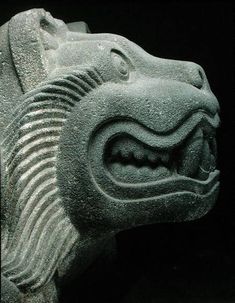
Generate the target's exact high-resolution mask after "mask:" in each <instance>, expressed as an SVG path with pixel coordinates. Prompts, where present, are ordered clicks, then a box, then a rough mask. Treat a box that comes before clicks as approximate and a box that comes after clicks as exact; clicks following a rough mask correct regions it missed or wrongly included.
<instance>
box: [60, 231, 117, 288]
mask: <svg viewBox="0 0 235 303" xmlns="http://www.w3.org/2000/svg"><path fill="white" fill-rule="evenodd" d="M114 234H115V233H105V234H102V235H99V236H97V235H89V236H83V237H81V238H79V240H78V241H77V243H76V244H75V245H74V246H73V248H72V249H71V251H70V253H69V254H68V255H67V256H66V258H65V259H64V260H63V261H62V262H61V264H60V266H59V267H58V276H59V279H60V280H62V282H63V281H65V280H67V279H72V278H73V277H76V276H79V275H80V274H81V273H83V272H84V271H85V270H86V269H87V268H88V266H89V265H91V264H92V263H93V262H94V261H95V260H96V259H97V257H99V255H100V254H101V253H102V252H103V251H104V250H106V249H107V247H108V249H109V250H110V245H109V244H110V242H113V239H114ZM113 249H114V246H113Z"/></svg>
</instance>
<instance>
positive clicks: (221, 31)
mask: <svg viewBox="0 0 235 303" xmlns="http://www.w3.org/2000/svg"><path fill="white" fill-rule="evenodd" d="M4 2H5V3H4V4H2V3H1V4H0V23H1V24H3V23H4V22H6V21H8V20H9V18H10V17H12V16H13V15H15V14H16V13H18V12H20V11H23V10H27V9H30V8H33V7H43V8H45V9H46V10H48V11H50V12H51V14H52V15H53V16H54V17H56V18H59V19H62V20H64V21H65V22H73V21H81V20H83V21H86V22H87V23H88V25H89V27H90V30H91V31H92V32H93V33H99V32H111V33H116V34H120V35H123V36H125V37H126V38H128V39H130V40H132V41H134V42H136V43H137V44H139V45H140V46H141V47H143V48H144V49H145V50H146V51H147V52H149V53H151V54H153V55H156V56H158V57H164V58H171V59H179V60H189V61H194V62H196V63H198V64H200V65H202V66H203V68H204V69H205V71H206V73H207V77H208V79H209V82H210V85H211V88H212V90H213V92H214V93H215V95H216V96H217V98H218V100H219V102H220V105H221V120H222V123H221V127H220V129H219V131H218V136H217V138H218V149H219V159H218V166H219V168H220V170H221V190H220V194H219V199H218V202H217V204H216V206H215V208H214V209H213V210H212V211H211V212H210V213H209V214H208V215H206V216H205V217H204V218H202V219H200V220H197V221H194V222H189V223H179V224H157V225H151V226H145V227H141V228H136V229H134V230H130V231H124V232H122V233H120V234H119V235H118V236H117V249H118V256H117V259H116V260H115V261H114V262H113V263H112V266H111V265H108V263H107V264H106V266H105V264H102V267H101V270H100V271H98V269H97V271H96V272H95V273H94V272H93V273H92V274H91V272H92V271H90V272H89V271H88V272H87V273H86V274H84V276H82V277H81V278H80V279H79V280H77V281H74V282H73V283H71V284H70V285H69V286H66V287H64V288H63V289H62V293H61V297H62V298H61V302H66V303H67V302H68V303H69V302H79V303H83V302H103V303H106V302H110V303H112V302H133V303H135V302H141V303H145V302H146V303H154V302H156V303H163V302H164V303H168V302H169V303H178V302H179V303H186V302H187V303H224V302H226V303H227V302H229V303H232V302H235V182H234V181H235V179H234V174H235V171H234V169H235V165H234V164H235V148H234V131H235V127H234V124H235V105H234V103H235V98H234V46H233V37H234V29H235V25H234V5H232V4H231V3H228V2H227V3H226V2H211V3H202V2H195V3H189V2H177V3H176V2H161V3H157V2H156V3H154V2H153V3H151V2H147V1H142V2H130V1H125V2H124V1H120V2H111V1H110V2H102V1H99V2H98V1H97V2H88V1H73V2H72V1H69V0H67V1H59V0H58V1H57V2H48V1H27V2H23V1H8V2H6V1H4ZM97 268H98V267H97ZM91 276H92V277H93V278H92V279H91Z"/></svg>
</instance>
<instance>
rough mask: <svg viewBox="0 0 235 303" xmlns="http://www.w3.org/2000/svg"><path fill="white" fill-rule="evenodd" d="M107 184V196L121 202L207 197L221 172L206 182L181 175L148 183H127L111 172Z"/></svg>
mask: <svg viewBox="0 0 235 303" xmlns="http://www.w3.org/2000/svg"><path fill="white" fill-rule="evenodd" d="M106 173H107V171H106ZM106 180H107V182H105V184H104V183H103V182H102V183H103V184H102V185H103V186H102V185H101V184H100V185H101V188H102V189H103V190H104V191H105V192H106V194H107V195H108V196H110V197H112V198H114V199H115V200H119V201H120V202H122V201H123V202H135V201H136V202H137V201H142V200H146V201H147V200H151V199H153V198H156V197H163V196H167V195H178V194H179V193H180V194H182V193H187V194H192V195H198V196H199V195H200V196H201V197H203V196H206V195H207V194H208V193H209V192H210V191H211V190H212V188H213V187H214V186H216V185H217V184H218V183H219V182H218V180H219V171H218V170H215V171H213V172H211V173H210V174H208V178H207V179H206V180H198V179H193V178H190V177H186V176H181V175H177V174H174V175H171V176H170V177H168V178H163V179H161V180H157V181H156V180H153V181H150V180H149V181H148V182H140V181H139V182H138V183H137V182H125V181H123V180H121V181H120V180H118V179H117V178H114V177H113V175H112V174H111V173H110V172H109V173H108V174H107V177H106Z"/></svg>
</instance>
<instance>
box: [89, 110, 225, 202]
mask: <svg viewBox="0 0 235 303" xmlns="http://www.w3.org/2000/svg"><path fill="white" fill-rule="evenodd" d="M218 124H219V119H218V116H217V115H215V116H214V117H210V116H208V115H207V114H205V113H203V112H197V113H195V114H193V115H191V116H190V117H189V118H188V119H187V121H185V123H184V124H183V125H181V126H180V127H178V129H177V130H175V131H174V132H172V133H171V134H168V135H161V134H157V133H155V132H153V131H152V130H150V129H146V128H145V127H144V126H143V125H140V124H139V123H138V122H137V121H128V120H127V121H125V120H120V121H116V122H112V124H111V125H109V124H108V123H107V124H105V125H102V126H101V127H100V128H97V130H96V132H94V133H93V136H92V139H91V141H90V143H89V152H88V156H89V161H88V163H90V167H89V168H90V174H91V175H92V180H93V182H94V183H96V187H97V188H98V189H99V190H100V191H101V192H102V193H103V194H106V195H108V196H110V197H112V198H115V199H119V200H121V201H122V200H124V201H128V200H130V201H137V200H141V199H148V198H153V197H156V196H161V195H166V194H174V193H179V192H188V193H194V194H198V195H202V196H203V195H206V194H207V193H208V192H209V191H210V190H211V189H212V188H213V186H215V184H216V183H217V182H218V175H219V172H218V171H217V170H215V166H214V164H213V165H212V160H211V158H210V161H208V156H210V157H215V151H212V148H210V149H208V146H209V142H212V141H214V130H215V128H216V127H217V126H218ZM202 134H204V135H202ZM128 136H129V138H135V139H137V140H138V142H141V144H145V145H146V146H148V148H150V149H152V151H153V150H154V151H155V152H156V158H157V157H158V156H159V154H160V152H159V151H164V150H165V151H169V150H171V151H173V150H175V149H179V150H181V152H182V154H181V158H182V160H181V161H183V162H182V163H181V164H182V165H181V166H180V167H179V168H178V171H177V172H176V173H175V172H174V173H172V172H170V175H169V171H166V169H165V170H164V169H163V168H162V165H160V167H161V168H160V170H161V171H164V173H163V174H162V176H160V177H159V174H160V173H159V165H157V163H156V165H155V167H154V165H153V167H152V168H151V167H150V168H146V167H145V166H148V165H145V164H147V162H144V161H143V162H142V163H141V160H142V159H140V162H139V163H138V161H136V162H135V164H139V165H137V167H135V168H134V169H136V170H138V169H140V168H141V169H144V170H145V171H146V170H147V169H152V171H153V172H154V168H155V169H156V170H155V172H154V173H156V176H157V177H156V178H155V179H154V177H153V178H145V180H144V177H143V178H142V179H141V178H136V179H134V182H133V178H129V179H128V178H127V179H125V178H124V179H123V178H122V176H121V175H120V174H119V173H118V174H117V175H119V177H117V175H116V176H115V173H114V171H112V169H110V167H109V164H110V163H108V161H107V152H110V151H111V153H112V151H113V150H112V141H113V142H115V138H118V137H119V138H121V137H124V138H125V137H128ZM200 136H204V137H201V138H204V139H200V140H201V145H200V151H198V154H197V155H196V156H199V152H201V155H200V161H199V162H198V163H193V164H192V163H190V161H191V159H190V157H189V153H190V148H192V150H194V149H195V148H197V147H198V146H199V142H197V143H196V144H195V143H194V141H195V138H196V137H200ZM190 140H191V141H190ZM200 140H199V141H200ZM210 140H211V141H210ZM117 142H118V140H117ZM110 143H111V144H110ZM193 144H195V146H194V147H193ZM182 146H184V147H183V148H181V147H182ZM132 148H133V146H132ZM150 155H152V156H153V154H151V153H149V154H148V156H150ZM165 156H166V155H165ZM127 158H128V157H127ZM166 158H167V157H166ZM196 158H197V157H196ZM119 159H120V158H119ZM109 160H110V159H109ZM111 160H112V158H111ZM113 160H115V157H114V158H113ZM116 160H118V158H116ZM132 160H133V159H132ZM134 161H135V160H134ZM195 161H197V160H195ZM111 162H112V161H111ZM113 162H115V161H113ZM116 162H118V161H116ZM127 162H128V161H127ZM153 162H154V161H153ZM156 162H157V161H156ZM207 162H210V163H209V166H208V163H207ZM189 163H190V165H191V164H192V165H191V168H192V171H190V170H188V167H187V165H188V166H189ZM107 164H108V165H107ZM116 164H117V165H122V164H123V163H116ZM116 164H115V165H116ZM129 164H130V163H129ZM132 164H134V163H132ZM132 164H130V165H132ZM142 164H143V165H142ZM158 164H159V163H158ZM130 165H127V166H130ZM123 166H125V165H123ZM132 166H134V165H132ZM138 166H139V167H138ZM141 166H142V167H141ZM122 169H123V167H122ZM124 169H125V168H124ZM157 170H158V172H157ZM124 175H125V172H124ZM140 175H141V170H140Z"/></svg>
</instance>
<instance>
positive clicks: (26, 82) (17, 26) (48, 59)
mask: <svg viewBox="0 0 235 303" xmlns="http://www.w3.org/2000/svg"><path fill="white" fill-rule="evenodd" d="M67 31H68V28H67V26H66V25H65V23H64V22H62V21H60V20H57V19H54V18H53V17H52V16H51V15H50V14H49V13H48V12H46V11H45V10H44V9H32V10H29V11H26V12H22V13H19V14H18V15H16V16H14V17H13V18H12V19H11V20H10V21H9V44H10V51H11V54H12V58H13V63H14V66H15V69H16V72H17V75H18V78H19V81H20V83H21V86H22V89H23V92H27V91H29V90H31V89H32V88H34V87H35V86H36V85H37V84H39V83H40V82H41V81H43V80H44V79H45V78H46V77H47V76H48V74H49V73H50V71H51V70H53V69H54V68H55V67H56V66H55V63H54V62H53V57H54V58H55V54H54V53H53V52H54V51H55V50H56V49H57V48H58V47H59V43H61V42H63V40H65V39H66V32H67Z"/></svg>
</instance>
